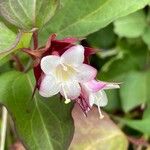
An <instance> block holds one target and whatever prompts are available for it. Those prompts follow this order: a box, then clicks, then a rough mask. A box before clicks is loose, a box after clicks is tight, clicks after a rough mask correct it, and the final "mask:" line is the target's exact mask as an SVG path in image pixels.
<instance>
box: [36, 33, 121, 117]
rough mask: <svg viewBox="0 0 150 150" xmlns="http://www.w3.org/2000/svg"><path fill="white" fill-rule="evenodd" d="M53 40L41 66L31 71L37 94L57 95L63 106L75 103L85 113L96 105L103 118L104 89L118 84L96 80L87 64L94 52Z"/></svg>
mask: <svg viewBox="0 0 150 150" xmlns="http://www.w3.org/2000/svg"><path fill="white" fill-rule="evenodd" d="M55 37H56V36H55V35H52V36H51V37H50V38H49V40H48V42H47V45H46V47H45V48H43V50H44V51H43V52H42V55H41V58H40V63H39V65H37V66H36V67H35V68H34V74H35V78H36V81H37V85H36V87H37V88H38V89H39V93H40V95H41V96H43V97H51V96H53V95H56V94H58V93H60V94H61V95H62V96H63V97H64V98H65V103H66V104H67V103H69V102H70V101H75V102H77V103H78V104H79V105H80V107H81V109H82V110H83V112H84V113H85V114H86V113H87V112H88V111H89V110H90V109H91V107H92V106H93V105H94V104H95V105H97V107H98V110H99V114H100V118H103V115H102V113H101V110H100V107H103V106H105V105H106V104H107V96H106V94H105V92H104V90H105V89H113V88H119V85H118V84H116V83H107V82H102V81H97V80H96V75H97V70H96V69H95V68H93V67H92V66H90V65H89V63H88V58H89V56H90V55H91V54H93V53H94V50H93V49H91V48H87V47H83V46H82V45H75V43H76V42H77V39H74V38H67V39H64V40H56V39H55Z"/></svg>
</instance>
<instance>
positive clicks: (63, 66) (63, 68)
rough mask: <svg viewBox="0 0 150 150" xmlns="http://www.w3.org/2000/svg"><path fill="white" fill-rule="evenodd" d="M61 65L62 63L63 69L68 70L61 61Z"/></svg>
mask: <svg viewBox="0 0 150 150" xmlns="http://www.w3.org/2000/svg"><path fill="white" fill-rule="evenodd" d="M61 65H62V67H63V70H64V71H67V70H68V68H67V67H66V66H65V65H64V64H63V63H61Z"/></svg>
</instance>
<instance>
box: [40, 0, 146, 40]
mask: <svg viewBox="0 0 150 150" xmlns="http://www.w3.org/2000/svg"><path fill="white" fill-rule="evenodd" d="M148 2H149V0H140V1H139V0H132V1H130V0H126V1H125V0H94V1H92V3H91V0H82V1H77V0H65V1H63V5H62V9H61V10H60V11H59V12H58V13H57V15H55V17H54V18H53V19H52V20H51V21H50V22H49V23H48V24H47V26H46V28H43V31H42V33H41V37H42V39H43V40H46V39H47V38H48V36H49V35H50V34H51V33H57V34H58V35H59V37H67V36H74V37H84V36H86V35H88V34H90V33H92V32H95V31H97V30H99V29H100V28H103V27H105V26H106V25H108V24H109V23H110V22H112V21H114V20H115V19H117V18H119V17H122V16H126V15H128V14H130V13H132V12H134V11H136V10H138V9H141V8H143V7H144V6H145V5H147V4H148Z"/></svg>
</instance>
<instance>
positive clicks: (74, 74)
mask: <svg viewBox="0 0 150 150" xmlns="http://www.w3.org/2000/svg"><path fill="white" fill-rule="evenodd" d="M41 69H42V71H43V72H44V74H43V77H42V80H41V84H40V88H39V93H40V94H41V95H42V96H44V97H51V96H53V95H55V94H57V93H59V92H60V93H61V95H62V96H64V98H65V100H66V103H67V102H69V101H70V100H74V99H77V98H78V97H79V96H80V93H81V87H80V84H82V83H84V82H88V81H91V80H93V79H94V78H95V77H96V74H97V71H96V69H95V68H93V67H92V66H90V65H87V64H85V63H84V47H83V46H81V45H76V46H72V47H70V48H69V49H68V50H66V51H65V52H64V53H63V54H62V55H61V56H57V55H47V56H45V57H43V58H42V59H41Z"/></svg>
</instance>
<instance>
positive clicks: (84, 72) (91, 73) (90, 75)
mask: <svg viewBox="0 0 150 150" xmlns="http://www.w3.org/2000/svg"><path fill="white" fill-rule="evenodd" d="M77 70H78V74H77V79H78V80H79V81H80V82H87V81H90V80H93V79H94V78H95V77H96V74H97V70H96V69H95V68H93V67H92V66H90V65H87V64H82V65H81V66H79V68H77Z"/></svg>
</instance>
